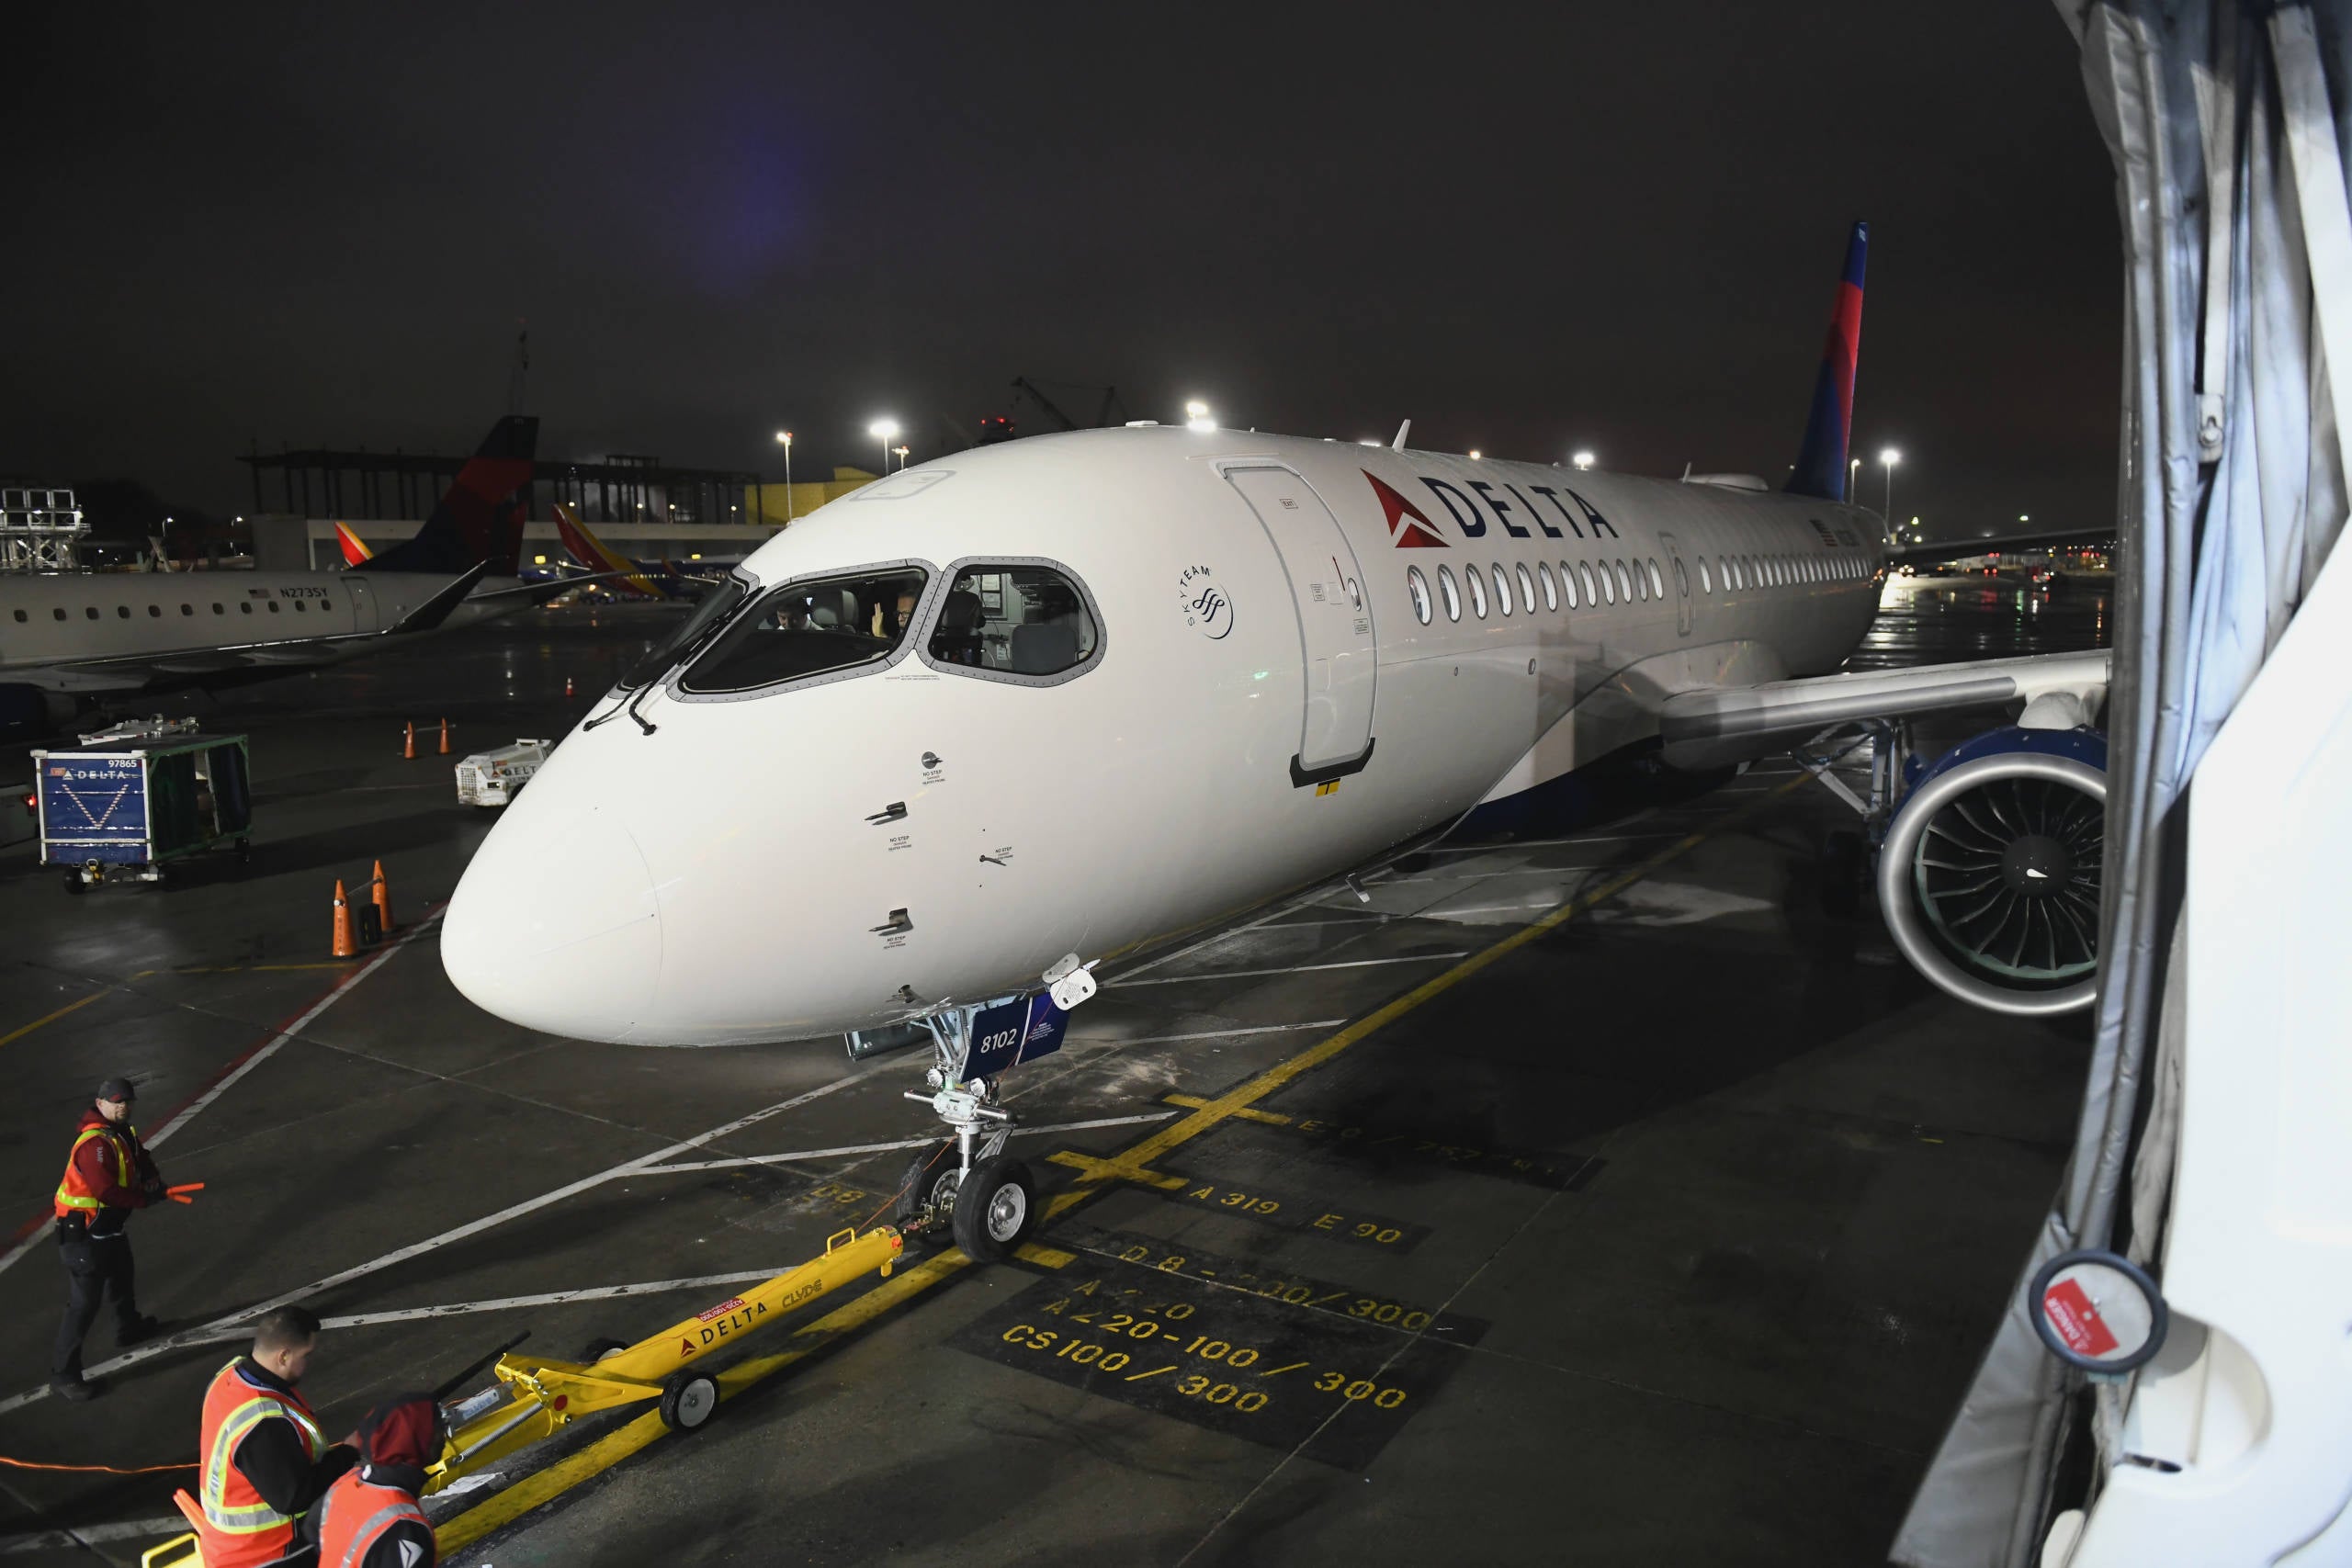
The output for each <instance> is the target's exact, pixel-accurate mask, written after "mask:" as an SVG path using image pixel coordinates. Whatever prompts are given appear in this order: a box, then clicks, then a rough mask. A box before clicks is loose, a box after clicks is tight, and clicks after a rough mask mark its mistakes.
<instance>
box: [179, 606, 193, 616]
mask: <svg viewBox="0 0 2352 1568" xmlns="http://www.w3.org/2000/svg"><path fill="white" fill-rule="evenodd" d="M180 614H181V615H195V614H196V606H195V605H193V604H183V605H181V606H180Z"/></svg>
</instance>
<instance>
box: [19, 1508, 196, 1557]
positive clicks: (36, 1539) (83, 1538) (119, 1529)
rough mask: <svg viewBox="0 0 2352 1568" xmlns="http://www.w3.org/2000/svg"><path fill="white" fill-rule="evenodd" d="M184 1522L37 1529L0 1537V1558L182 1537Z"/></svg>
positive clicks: (175, 1518)
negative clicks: (118, 1542) (153, 1538)
mask: <svg viewBox="0 0 2352 1568" xmlns="http://www.w3.org/2000/svg"><path fill="white" fill-rule="evenodd" d="M186 1534H187V1520H186V1519H184V1518H182V1517H179V1516H178V1515H177V1514H174V1515H173V1516H172V1517H170V1518H168V1519H124V1520H120V1521H118V1522H116V1523H114V1524H109V1525H82V1526H79V1527H77V1528H75V1529H57V1530H40V1531H39V1532H37V1533H35V1534H32V1535H11V1536H0V1557H11V1556H14V1555H15V1554H16V1553H17V1552H19V1551H72V1550H74V1548H75V1547H77V1546H97V1545H100V1544H102V1543H104V1542H107V1541H110V1540H139V1539H140V1538H141V1536H151V1535H152V1536H173V1535H186Z"/></svg>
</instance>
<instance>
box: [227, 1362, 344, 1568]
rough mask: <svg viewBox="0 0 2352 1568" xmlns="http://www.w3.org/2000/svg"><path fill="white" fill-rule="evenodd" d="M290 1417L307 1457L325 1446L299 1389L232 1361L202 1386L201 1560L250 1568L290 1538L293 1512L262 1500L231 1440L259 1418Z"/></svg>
mask: <svg viewBox="0 0 2352 1568" xmlns="http://www.w3.org/2000/svg"><path fill="white" fill-rule="evenodd" d="M277 1420H285V1421H290V1422H292V1423H293V1424H294V1430H295V1432H296V1433H297V1434H299V1435H300V1438H301V1439H302V1452H303V1454H304V1455H305V1456H306V1457H308V1458H309V1459H310V1460H311V1461H312V1462H313V1463H315V1462H317V1461H318V1457H319V1450H321V1449H322V1447H324V1446H325V1440H324V1439H323V1438H322V1437H321V1436H320V1433H319V1424H318V1421H317V1419H316V1418H315V1417H314V1416H311V1407H310V1406H309V1405H308V1404H304V1403H303V1402H302V1396H301V1395H300V1394H299V1393H292V1392H290V1391H287V1390H281V1389H275V1388H270V1387H268V1386H266V1385H265V1384H262V1383H257V1382H252V1381H250V1380H249V1379H247V1378H246V1377H245V1376H244V1374H243V1372H242V1371H240V1370H239V1369H238V1365H237V1363H236V1362H235V1361H232V1362H230V1363H229V1364H228V1365H227V1366H225V1367H223V1368H221V1369H220V1371H219V1372H217V1373H215V1374H214V1376H213V1379H212V1386H211V1387H209V1388H208V1389H206V1390H205V1391H204V1431H203V1450H204V1478H203V1486H202V1490H201V1492H200V1493H199V1495H198V1500H199V1501H200V1502H201V1503H202V1504H203V1505H204V1523H203V1524H202V1525H201V1526H199V1527H198V1529H197V1532H196V1533H197V1537H198V1541H199V1543H200V1544H201V1546H202V1548H203V1551H204V1568H258V1565H259V1564H261V1563H265V1562H277V1560H278V1559H279V1558H281V1557H283V1556H285V1555H286V1553H287V1552H288V1551H289V1550H290V1549H291V1548H292V1547H293V1545H294V1518H293V1516H291V1515H288V1514H281V1513H279V1512H278V1511H277V1509H276V1508H273V1507H271V1506H269V1504H268V1502H267V1501H266V1500H265V1499H264V1498H263V1496H262V1495H261V1494H260V1493H259V1492H258V1491H256V1490H254V1483H252V1482H250V1481H248V1480H246V1479H245V1475H244V1472H243V1471H241V1470H239V1469H238V1468H237V1467H236V1464H235V1463H234V1462H233V1461H234V1460H235V1458H236V1453H237V1445H238V1444H239V1443H242V1442H243V1441H244V1440H245V1434H246V1433H248V1432H250V1431H252V1430H253V1429H254V1427H258V1426H260V1425H261V1424H262V1423H263V1422H264V1421H277Z"/></svg>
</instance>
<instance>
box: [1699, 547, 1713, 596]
mask: <svg viewBox="0 0 2352 1568" xmlns="http://www.w3.org/2000/svg"><path fill="white" fill-rule="evenodd" d="M1714 591H1715V580H1714V577H1713V575H1712V574H1711V573H1710V572H1709V571H1708V570H1707V558H1706V557H1704V556H1701V557H1700V558H1699V592H1702V593H1713V592H1714Z"/></svg>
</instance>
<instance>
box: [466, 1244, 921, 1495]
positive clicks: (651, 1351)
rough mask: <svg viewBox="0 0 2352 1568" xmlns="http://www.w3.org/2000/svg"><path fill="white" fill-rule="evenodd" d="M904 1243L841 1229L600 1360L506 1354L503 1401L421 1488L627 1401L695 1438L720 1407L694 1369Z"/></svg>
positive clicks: (890, 1259)
mask: <svg viewBox="0 0 2352 1568" xmlns="http://www.w3.org/2000/svg"><path fill="white" fill-rule="evenodd" d="M904 1245H905V1242H904V1240H903V1239H902V1238H901V1237H900V1235H899V1232H898V1231H897V1230H896V1229H895V1228H894V1227H892V1226H889V1225H876V1226H875V1227H874V1228H873V1229H872V1230H869V1231H865V1232H864V1233H860V1232H858V1231H855V1230H845V1231H842V1232H841V1233H840V1234H838V1235H834V1236H833V1237H831V1239H830V1240H828V1241H827V1242H826V1243H825V1250H824V1253H823V1254H822V1255H821V1256H820V1257H817V1258H810V1259H809V1261H808V1262H806V1263H803V1264H801V1265H800V1266H799V1267H798V1268H797V1269H787V1270H786V1271H785V1272H784V1273H781V1274H778V1275H777V1276H776V1277H775V1279H773V1280H768V1281H767V1282H766V1283H764V1284H763V1285H760V1286H757V1287H756V1288H754V1289H752V1290H749V1291H746V1292H743V1293H742V1294H741V1295H739V1296H729V1297H728V1298H727V1299H726V1300H725V1301H723V1302H720V1303H718V1305H716V1306H713V1307H710V1308H708V1309H707V1310H706V1311H703V1312H699V1313H696V1314H695V1315H694V1316H692V1317H690V1318H687V1319H686V1320H685V1321H684V1322H683V1323H678V1324H673V1325H671V1326H670V1327H668V1328H665V1329H663V1330H662V1332H661V1333H659V1334H656V1335H654V1336H652V1337H650V1338H647V1339H640V1340H639V1341H638V1342H637V1343H636V1344H634V1345H631V1346H629V1347H628V1348H626V1349H620V1350H614V1351H611V1352H609V1353H608V1354H606V1355H605V1356H603V1357H601V1358H599V1359H597V1360H595V1361H594V1362H579V1361H551V1360H547V1359H543V1358H540V1357H537V1356H531V1355H525V1354H519V1353H516V1352H514V1351H509V1352H508V1353H507V1354H505V1355H503V1356H501V1357H500V1358H499V1359H498V1363H497V1365H496V1366H495V1367H493V1368H492V1371H495V1372H496V1373H497V1375H498V1380H499V1382H502V1383H503V1384H505V1385H506V1395H507V1397H506V1399H505V1401H504V1403H503V1404H499V1405H498V1406H497V1407H495V1408H493V1409H492V1410H490V1411H488V1412H487V1413H485V1414H483V1415H481V1416H476V1417H474V1418H473V1419H472V1420H469V1421H468V1422H466V1423H465V1424H464V1425H463V1426H461V1427H458V1429H457V1430H456V1431H454V1432H452V1433H450V1434H449V1438H448V1442H447V1446H446V1447H444V1448H443V1449H442V1450H441V1458H440V1460H439V1461H438V1462H436V1463H435V1464H433V1465H431V1466H430V1467H428V1468H427V1469H426V1471H425V1488H424V1489H425V1491H426V1492H427V1493H432V1492H437V1491H439V1490H440V1489H441V1488H443V1487H444V1486H447V1485H448V1484H449V1483H451V1482H453V1481H455V1480H457V1479H458V1477H459V1476H461V1475H464V1474H465V1473H467V1472H469V1471H471V1470H475V1469H478V1468H479V1467H481V1466H482V1465H485V1464H490V1463H492V1462H493V1461H497V1460H500V1459H503V1458H504V1457H505V1456H506V1455H508V1454H511V1453H513V1452H514V1451H515V1450H517V1449H520V1448H524V1447H526V1446H527V1445H529V1444H531V1443H535V1442H537V1441H538V1440H539V1439H540V1438H547V1437H550V1436H552V1435H554V1434H555V1433H556V1432H558V1431H560V1430H561V1429H562V1428H563V1427H568V1426H570V1425H571V1423H572V1422H574V1421H577V1420H579V1419H580V1418H581V1417H582V1416H594V1415H598V1414H601V1413H602V1412H604V1411H606V1410H612V1409H615V1408H617V1407H618V1406H620V1405H624V1404H643V1403H646V1402H648V1401H658V1402H659V1407H660V1409H661V1412H662V1420H663V1421H664V1422H666V1423H668V1425H669V1426H670V1427H671V1428H672V1429H673V1431H692V1430H693V1429H694V1428H695V1427H699V1426H701V1425H702V1424H703V1423H704V1422H705V1421H707V1420H709V1419H710V1416H711V1412H713V1411H714V1410H716V1409H718V1380H717V1379H716V1378H714V1377H712V1376H710V1375H708V1374H707V1373H705V1372H703V1371H700V1370H699V1369H697V1368H696V1367H695V1365H694V1363H695V1362H696V1361H698V1360H700V1359H703V1358H704V1357H706V1356H707V1355H709V1354H710V1353H711V1352H712V1351H714V1350H716V1349H718V1348H719V1347H720V1346H722V1345H725V1344H727V1343H729V1341H731V1340H733V1339H735V1338H736V1337H738V1336H741V1335H744V1334H749V1333H751V1332H752V1330H753V1329H755V1328H764V1327H766V1326H767V1325H769V1324H770V1323H771V1322H773V1321H775V1319H776V1318H777V1317H780V1316H782V1315H783V1314H786V1313H788V1312H792V1311H794V1310H796V1309H797V1308H799V1307H803V1306H806V1305H808V1304H809V1303H810V1302H813V1301H815V1300H816V1299H817V1298H818V1297H820V1296H822V1295H824V1294H826V1293H827V1292H831V1291H834V1290H837V1289H839V1288H840V1287H841V1286H842V1285H845V1284H848V1283H849V1282H851V1281H852V1280H857V1279H861V1278H863V1277H864V1276H865V1275H867V1274H871V1273H876V1272H878V1273H880V1274H881V1275H882V1276H883V1277H884V1278H885V1279H888V1277H889V1273H890V1268H891V1266H892V1265H893V1264H895V1263H897V1262H898V1260H899V1249H900V1248H901V1247H903V1246H904Z"/></svg>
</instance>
